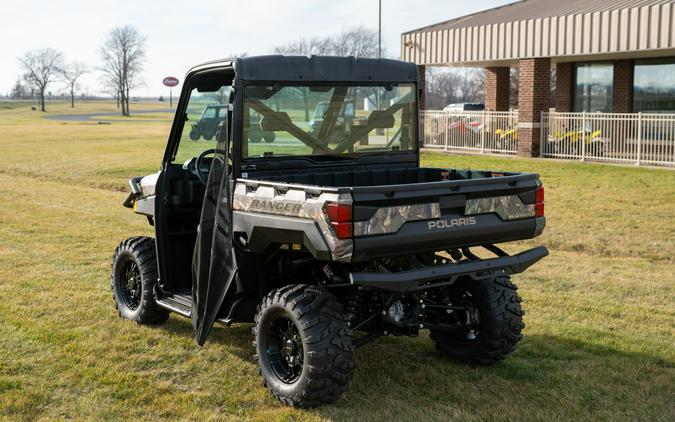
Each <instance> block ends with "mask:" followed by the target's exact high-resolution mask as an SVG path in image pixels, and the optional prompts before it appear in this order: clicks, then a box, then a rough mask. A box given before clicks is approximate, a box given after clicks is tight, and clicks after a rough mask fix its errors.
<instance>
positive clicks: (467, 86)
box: [426, 68, 485, 110]
mask: <svg viewBox="0 0 675 422" xmlns="http://www.w3.org/2000/svg"><path fill="white" fill-rule="evenodd" d="M484 85H485V73H484V71H483V70H482V69H470V70H458V69H439V68H430V69H428V70H427V75H426V88H427V92H426V94H427V96H426V106H427V108H428V109H429V110H434V109H441V108H443V107H445V106H447V105H448V104H455V103H480V102H482V101H483V92H484V89H483V87H484Z"/></svg>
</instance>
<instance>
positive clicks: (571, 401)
mask: <svg viewBox="0 0 675 422" xmlns="http://www.w3.org/2000/svg"><path fill="white" fill-rule="evenodd" d="M161 329H164V330H167V331H169V332H171V333H173V334H175V335H178V336H180V337H186V338H192V326H191V324H190V321H189V320H187V319H179V318H171V319H170V320H169V322H168V323H167V324H166V325H164V326H162V327H161ZM208 342H209V343H212V344H218V345H221V346H224V348H226V349H227V350H228V352H229V353H232V354H233V355H235V356H237V357H238V358H240V359H243V360H251V357H252V353H253V351H252V348H251V324H236V325H233V326H232V327H229V328H223V327H221V326H215V327H214V331H213V332H212V333H211V336H210V337H209V340H208ZM354 358H355V361H356V370H355V372H354V378H353V380H352V383H351V386H350V389H349V392H348V393H347V394H346V395H345V396H344V397H342V398H341V399H340V400H338V401H337V402H336V403H335V404H333V405H329V406H324V407H320V408H318V409H310V410H309V411H308V412H309V413H311V414H313V415H314V416H320V417H325V418H328V419H334V420H360V421H364V420H382V419H394V420H400V419H405V420H410V419H423V420H442V419H445V420H447V419H463V420H473V419H500V420H503V419H522V418H525V419H532V418H535V419H540V418H542V419H543V418H546V417H548V416H549V415H556V416H558V417H563V418H567V417H569V418H574V417H577V416H578V415H579V414H583V415H584V416H586V417H589V418H607V417H614V416H622V417H623V418H631V416H634V417H636V418H639V417H641V416H645V415H647V417H646V418H647V419H650V417H649V415H651V416H653V417H654V418H662V417H663V415H664V414H668V413H673V410H672V409H671V408H670V407H669V406H668V403H669V402H670V403H672V396H671V395H670V393H669V391H670V392H672V390H673V388H672V385H670V382H669V381H668V380H669V379H670V378H669V376H670V377H672V374H673V370H674V369H675V364H674V363H673V362H670V361H668V360H666V359H663V358H660V357H658V356H653V355H649V354H642V353H629V352H623V351H618V350H616V349H613V348H611V347H607V346H603V345H597V344H591V343H588V342H584V341H580V340H575V339H569V338H562V337H552V336H526V337H525V338H524V339H523V341H522V343H521V345H520V347H519V348H518V350H517V351H516V352H515V353H514V354H513V355H512V356H511V357H509V358H508V359H506V360H505V361H503V362H500V363H498V364H497V365H494V366H490V367H468V366H465V365H461V364H457V363H454V362H452V361H450V360H448V359H446V358H444V357H443V356H441V355H440V354H439V353H438V352H437V351H436V349H435V348H434V347H433V344H432V342H431V341H430V340H429V339H428V338H427V337H426V336H422V337H419V338H384V339H379V340H376V341H375V342H374V343H371V344H369V345H367V346H365V347H364V348H362V349H359V350H358V351H356V353H355V355H354Z"/></svg>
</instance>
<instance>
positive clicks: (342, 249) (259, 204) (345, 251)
mask: <svg viewBox="0 0 675 422" xmlns="http://www.w3.org/2000/svg"><path fill="white" fill-rule="evenodd" d="M326 202H336V203H341V204H351V203H352V197H351V195H350V194H346V193H338V191H337V190H336V189H323V188H318V187H316V186H311V187H310V186H300V185H289V184H283V183H271V182H261V181H249V180H241V179H240V180H237V184H236V186H235V188H234V197H233V201H232V207H233V209H234V210H235V211H245V212H253V213H262V214H273V215H283V216H286V217H297V218H304V219H308V220H313V221H315V222H316V223H317V224H318V226H319V229H320V230H321V233H322V234H323V237H324V239H325V241H326V243H327V244H328V246H329V248H330V250H331V255H332V256H333V260H335V261H340V262H349V261H350V260H351V257H352V252H353V248H354V242H353V241H352V240H351V239H338V237H337V235H336V234H335V232H334V231H333V227H332V225H331V223H330V221H328V217H327V216H326V213H325V211H324V208H323V207H324V204H325V203H326Z"/></svg>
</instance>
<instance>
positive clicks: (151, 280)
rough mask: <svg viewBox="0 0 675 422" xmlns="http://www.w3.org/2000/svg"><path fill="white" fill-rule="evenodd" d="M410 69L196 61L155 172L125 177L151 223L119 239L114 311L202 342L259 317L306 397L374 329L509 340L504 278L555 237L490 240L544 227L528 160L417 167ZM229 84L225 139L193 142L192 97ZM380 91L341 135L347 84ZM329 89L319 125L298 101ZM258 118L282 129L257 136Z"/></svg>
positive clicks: (341, 367)
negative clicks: (521, 247) (141, 232)
mask: <svg viewBox="0 0 675 422" xmlns="http://www.w3.org/2000/svg"><path fill="white" fill-rule="evenodd" d="M417 83H418V73H417V68H416V66H415V65H413V64H410V63H404V62H399V61H394V60H375V59H355V58H348V57H344V58H341V57H311V58H308V57H284V56H263V57H246V58H239V59H235V60H226V61H218V62H212V63H207V64H204V65H202V66H198V67H195V68H193V69H192V70H190V72H189V73H188V74H187V77H186V78H185V85H184V88H183V92H182V94H181V97H180V102H179V104H178V109H177V112H176V118H175V120H174V122H173V126H172V128H171V133H170V135H169V140H168V146H167V148H166V152H165V154H164V159H163V161H162V165H161V169H160V171H159V172H158V173H155V174H153V175H150V176H145V177H135V178H132V179H131V180H130V186H131V193H130V195H129V197H128V198H127V199H126V201H125V202H124V205H125V206H127V207H129V208H133V210H134V212H136V213H138V214H142V215H145V216H147V218H148V220H149V222H150V224H152V225H154V230H155V237H154V239H153V238H149V237H132V238H130V239H127V240H125V241H123V242H122V243H121V244H120V245H119V247H118V248H117V250H116V251H115V255H114V257H113V262H112V290H113V294H114V299H115V302H116V305H117V309H118V310H119V313H120V315H121V316H122V317H124V318H127V319H130V320H133V321H136V322H138V323H141V324H157V323H162V322H164V321H165V320H166V319H167V318H168V316H169V312H174V313H176V314H179V315H182V316H184V317H188V318H191V320H192V325H193V328H194V333H195V337H196V340H197V342H198V343H199V344H200V345H203V344H204V342H205V341H206V338H207V336H208V334H209V332H210V331H211V328H212V325H213V324H214V323H215V322H219V323H222V324H224V325H230V324H232V323H239V322H244V323H253V340H254V347H255V354H256V359H257V363H258V368H259V372H260V374H261V377H262V380H263V383H264V385H266V387H267V388H268V389H269V390H270V391H271V393H272V394H273V395H274V396H276V397H277V398H278V399H279V400H281V401H282V402H284V403H286V404H289V405H293V406H303V407H307V406H316V405H319V404H322V403H328V402H332V401H334V400H336V399H337V398H338V397H339V396H340V395H341V394H342V393H343V392H344V391H345V390H346V389H347V385H348V383H349V381H350V378H351V376H352V367H353V364H352V353H353V351H354V350H355V349H356V348H358V347H360V346H363V345H364V344H366V343H368V342H370V341H372V340H374V339H376V338H377V337H378V336H382V335H417V334H419V332H420V331H422V330H429V333H430V338H431V340H432V341H433V342H434V343H435V344H436V346H437V348H438V349H439V350H440V352H441V353H443V354H444V355H446V356H448V357H450V358H452V359H455V360H457V361H460V362H464V363H467V364H474V365H475V364H491V363H494V362H497V361H499V360H500V359H504V358H505V357H506V356H507V355H509V354H510V353H511V352H513V351H514V349H515V348H516V345H517V343H518V341H519V340H520V339H521V337H522V336H521V330H522V328H523V322H522V316H523V312H522V310H521V306H520V302H521V300H520V298H519V297H518V295H517V294H516V286H515V285H514V284H513V283H512V282H511V280H510V278H509V276H510V275H512V274H516V273H520V272H522V271H524V270H525V269H526V268H528V267H529V266H531V265H532V264H534V263H535V262H537V261H538V260H540V259H541V258H543V257H544V256H546V255H547V254H548V252H547V250H546V248H544V247H536V248H534V249H530V250H527V251H524V252H521V253H518V254H515V255H508V254H507V253H505V252H504V251H503V250H502V249H500V248H499V247H497V246H495V244H496V243H501V242H508V241H514V240H519V239H529V238H533V237H536V236H539V235H540V234H541V233H542V231H543V229H544V225H545V219H544V191H543V187H542V184H541V182H540V180H539V178H538V176H537V175H536V174H531V173H511V172H497V171H475V170H456V169H442V168H422V167H420V166H419V139H420V127H419V124H418V115H419V113H418V108H417V101H418V86H417ZM222 87H228V88H229V103H228V107H227V113H226V115H225V116H224V118H223V120H222V122H221V123H220V125H219V128H220V129H219V130H218V133H217V134H216V135H215V141H214V142H213V143H210V142H208V141H197V142H194V141H190V136H189V134H190V130H191V128H190V124H189V123H188V119H189V116H188V113H187V112H186V110H188V108H191V109H195V108H196V107H199V106H200V104H202V105H203V106H204V107H206V106H208V104H207V100H206V99H207V98H208V96H209V93H213V92H215V91H218V90H219V89H221V88H222ZM371 97H372V98H375V97H379V98H387V99H388V100H387V101H378V104H384V105H382V106H380V107H379V109H375V110H369V111H366V110H361V109H357V110H355V113H354V114H355V116H354V118H358V119H361V120H362V121H363V124H360V125H358V126H353V127H352V129H351V131H350V134H349V135H348V136H346V137H342V136H340V137H332V136H331V134H332V132H333V131H335V130H338V131H340V130H341V128H339V127H338V126H339V125H337V120H338V117H340V116H341V115H342V113H341V112H340V110H342V108H343V104H344V102H345V101H346V99H349V100H347V101H354V104H363V99H368V98H371ZM323 102H326V103H327V107H326V112H325V114H324V115H323V121H322V123H321V128H320V129H319V130H318V131H317V130H313V128H312V124H311V122H309V121H306V120H305V116H306V115H307V114H308V111H309V110H312V109H314V108H315V107H316V106H317V105H318V104H321V103H323ZM252 116H261V117H255V118H253V117H252ZM343 118H344V116H343ZM258 124H259V125H260V126H261V127H262V130H264V131H270V132H274V133H275V136H276V140H275V142H274V143H260V142H255V141H254V140H253V139H252V136H255V135H252V133H255V131H256V130H257V129H256V128H255V125H258ZM363 138H367V142H364V143H361V142H359V141H360V140H361V139H363ZM332 139H338V141H337V143H333V141H331V140H332ZM479 248H480V249H482V250H484V251H483V252H482V253H481V252H479V251H478V249H479ZM487 254H489V255H488V256H486V255H487Z"/></svg>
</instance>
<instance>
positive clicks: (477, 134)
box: [422, 110, 518, 154]
mask: <svg viewBox="0 0 675 422" xmlns="http://www.w3.org/2000/svg"><path fill="white" fill-rule="evenodd" d="M422 122H423V123H422V124H423V125H424V126H423V127H424V139H423V142H424V147H425V148H435V149H444V150H459V151H468V152H481V153H492V154H515V153H516V151H517V144H518V131H517V127H518V113H517V112H510V111H465V112H448V111H431V110H429V111H423V112H422Z"/></svg>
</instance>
